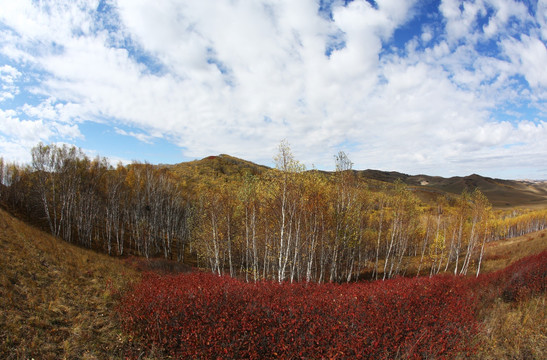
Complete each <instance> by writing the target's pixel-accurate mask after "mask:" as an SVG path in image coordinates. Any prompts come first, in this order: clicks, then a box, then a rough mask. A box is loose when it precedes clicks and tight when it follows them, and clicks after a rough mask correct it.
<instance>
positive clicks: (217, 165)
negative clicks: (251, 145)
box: [165, 154, 269, 178]
mask: <svg viewBox="0 0 547 360" xmlns="http://www.w3.org/2000/svg"><path fill="white" fill-rule="evenodd" d="M165 167H167V168H168V169H170V170H171V171H173V172H174V173H175V174H176V175H178V176H181V177H182V178H191V177H193V176H225V177H234V176H244V175H245V174H250V175H259V174H262V173H263V172H264V171H266V170H268V169H269V168H268V167H267V166H264V165H258V164H255V163H253V162H250V161H247V160H243V159H238V158H236V157H233V156H230V155H226V154H220V155H216V156H208V157H206V158H203V159H201V160H194V161H189V162H183V163H180V164H175V165H165Z"/></svg>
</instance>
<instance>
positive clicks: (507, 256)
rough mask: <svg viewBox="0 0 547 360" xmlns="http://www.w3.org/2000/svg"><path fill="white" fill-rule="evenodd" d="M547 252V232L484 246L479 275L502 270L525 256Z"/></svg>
mask: <svg viewBox="0 0 547 360" xmlns="http://www.w3.org/2000/svg"><path fill="white" fill-rule="evenodd" d="M544 250H547V230H543V231H539V232H536V233H531V234H527V235H524V236H519V237H516V238H512V239H506V240H499V241H496V242H492V243H489V244H487V245H486V247H485V249H484V258H483V263H482V265H481V273H486V272H492V271H496V270H500V269H503V268H505V267H507V266H509V265H510V264H512V263H514V262H515V261H517V260H520V259H522V258H524V257H526V256H530V255H534V254H538V253H540V252H542V251H544Z"/></svg>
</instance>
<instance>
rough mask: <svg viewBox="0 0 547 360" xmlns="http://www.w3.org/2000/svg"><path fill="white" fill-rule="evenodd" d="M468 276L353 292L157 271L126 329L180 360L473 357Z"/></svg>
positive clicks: (130, 308)
mask: <svg viewBox="0 0 547 360" xmlns="http://www.w3.org/2000/svg"><path fill="white" fill-rule="evenodd" d="M470 294H471V292H470V291H468V285H467V282H466V281H463V279H461V278H455V277H449V276H440V277H435V278H431V279H429V278H419V279H403V278H400V279H394V280H390V281H385V282H374V283H358V284H349V285H334V284H326V285H316V284H277V283H272V282H262V283H258V284H247V283H242V282H240V281H238V280H235V279H231V278H228V277H217V276H214V275H211V274H204V273H194V274H181V275H176V276H174V275H173V276H158V275H154V274H148V275H146V276H145V278H144V280H143V281H142V282H141V283H140V284H138V285H136V287H135V288H134V289H133V291H131V292H130V293H128V294H127V295H126V296H125V297H124V298H123V300H122V303H121V305H120V308H119V312H120V313H121V318H122V321H123V325H124V327H125V329H126V330H127V331H128V332H130V333H131V334H133V336H135V337H136V338H139V339H140V340H141V341H143V342H145V343H148V344H154V345H155V346H159V347H161V348H163V349H164V350H165V351H166V353H168V354H170V355H173V356H175V357H180V358H196V357H198V358H250V359H259V358H260V359H262V358H285V359H288V358H394V357H397V356H402V357H409V358H416V359H420V358H432V357H445V356H449V357H450V356H453V355H455V354H457V353H460V352H464V351H469V350H471V349H469V348H468V345H467V344H469V339H470V336H472V335H473V334H474V333H475V332H476V328H477V325H476V321H475V319H474V306H473V299H472V297H471V295H470Z"/></svg>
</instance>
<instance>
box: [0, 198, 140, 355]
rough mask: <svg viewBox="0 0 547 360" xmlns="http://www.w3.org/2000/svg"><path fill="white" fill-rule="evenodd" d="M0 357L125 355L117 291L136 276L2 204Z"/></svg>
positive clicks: (119, 264)
mask: <svg viewBox="0 0 547 360" xmlns="http://www.w3.org/2000/svg"><path fill="white" fill-rule="evenodd" d="M0 270H1V271H0V358H2V359H31V358H34V359H63V358H64V359H107V358H116V357H117V358H122V356H123V354H124V353H126V351H127V350H128V349H130V348H131V345H130V342H129V339H128V338H127V337H126V336H124V335H123V334H122V333H121V330H120V328H119V326H118V325H117V321H116V320H115V317H114V314H115V311H114V309H115V306H116V304H117V298H118V295H116V291H117V290H120V289H124V288H126V287H127V284H128V283H129V282H132V281H135V280H137V279H138V275H137V272H136V271H135V270H133V269H132V268H130V267H129V266H126V265H124V263H122V262H121V261H120V260H117V259H114V258H111V257H108V256H106V255H103V254H98V253H96V252H94V251H91V250H85V249H82V248H79V247H76V246H74V245H71V244H68V243H66V242H64V241H62V240H60V239H57V238H54V237H52V236H50V235H47V234H46V233H44V232H42V231H40V230H38V229H36V228H34V227H31V226H29V225H27V224H26V223H24V222H22V221H20V220H18V219H16V218H14V217H13V216H12V215H10V214H9V213H7V212H6V211H4V210H3V209H1V208H0Z"/></svg>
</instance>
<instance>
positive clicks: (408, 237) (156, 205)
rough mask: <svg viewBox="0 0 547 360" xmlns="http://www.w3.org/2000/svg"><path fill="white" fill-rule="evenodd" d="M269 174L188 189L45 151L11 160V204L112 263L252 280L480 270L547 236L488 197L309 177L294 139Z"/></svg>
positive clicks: (7, 176)
mask: <svg viewBox="0 0 547 360" xmlns="http://www.w3.org/2000/svg"><path fill="white" fill-rule="evenodd" d="M275 161H276V168H275V169H270V170H268V171H266V172H264V173H262V174H259V175H252V174H251V173H246V174H245V175H243V176H238V177H234V178H226V177H222V176H200V175H198V174H197V173H196V175H194V176H193V178H192V179H188V180H187V181H182V179H181V178H179V177H177V176H176V175H175V174H174V172H172V171H170V170H169V168H167V167H161V166H153V165H150V164H147V163H136V162H135V163H132V164H130V165H127V166H122V165H121V164H120V165H118V166H116V167H113V166H112V165H110V164H109V162H108V160H107V159H106V158H102V157H96V158H94V159H90V158H89V157H88V156H86V155H85V154H84V153H83V152H82V151H81V150H80V149H77V148H75V147H68V146H56V145H43V144H39V145H37V146H36V147H34V148H33V149H32V163H31V164H29V165H27V166H18V165H15V164H7V163H4V161H3V160H1V159H0V180H1V183H2V186H1V188H0V199H1V200H2V202H3V203H4V204H7V205H8V206H10V207H11V208H13V209H16V210H17V211H19V212H21V213H23V214H25V215H26V216H27V217H28V218H30V219H34V220H35V221H36V222H37V223H39V224H40V225H42V226H44V227H45V228H47V229H49V231H50V232H51V233H52V234H53V235H55V236H59V237H61V238H63V239H64V240H66V241H68V242H72V243H76V244H79V245H81V246H85V247H89V248H94V249H98V250H101V251H104V252H106V253H108V254H110V255H118V256H121V255H126V254H135V255H140V256H145V257H153V256H162V257H164V258H166V259H172V260H177V261H182V262H190V263H193V264H195V265H197V266H198V267H202V268H209V269H210V270H211V271H212V272H214V273H217V274H224V273H227V274H230V275H231V276H240V277H242V278H244V279H246V280H247V281H258V280H261V279H275V280H277V281H280V282H281V281H313V282H346V281H347V282H349V281H354V280H357V279H360V278H363V277H366V278H373V279H387V278H392V277H395V276H400V275H405V276H409V275H426V274H430V275H433V274H436V273H439V272H445V271H451V272H453V273H454V274H467V273H468V272H469V271H470V269H473V271H475V272H476V273H477V274H478V273H479V272H480V264H481V261H482V257H483V254H484V246H485V244H486V243H487V242H489V241H494V240H497V239H499V238H502V237H508V236H518V235H522V234H524V233H527V232H532V231H538V230H541V229H544V228H545V226H546V223H547V211H546V210H544V211H535V212H522V213H513V214H508V213H499V212H494V211H493V210H492V207H491V205H490V203H489V202H488V200H487V198H486V197H485V196H484V195H483V194H482V193H481V192H480V191H479V190H474V191H472V192H468V191H464V192H463V193H462V194H461V195H460V196H456V197H447V196H440V197H438V199H437V201H436V203H434V204H425V203H423V202H421V201H419V199H418V198H417V196H416V195H415V193H414V192H413V191H411V190H410V189H408V188H407V187H406V186H405V184H403V183H402V182H396V183H395V184H381V185H378V183H376V182H375V183H373V182H370V181H366V180H362V179H358V178H357V177H356V176H355V174H354V172H352V163H351V161H350V159H349V158H348V156H347V155H346V154H345V153H343V152H340V153H339V154H337V155H336V156H335V164H336V171H335V172H334V173H332V174H326V173H323V172H320V171H317V170H311V171H306V170H305V167H304V166H303V165H302V164H301V163H300V162H299V161H298V160H296V159H295V158H294V156H293V154H292V152H291V149H290V146H289V145H288V143H286V142H282V143H281V144H280V146H279V151H278V154H277V156H276V157H275Z"/></svg>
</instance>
